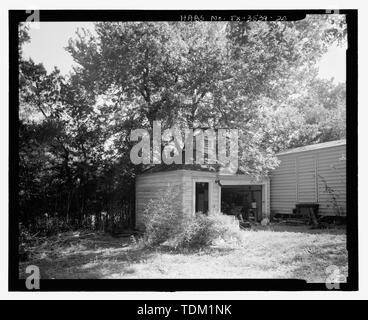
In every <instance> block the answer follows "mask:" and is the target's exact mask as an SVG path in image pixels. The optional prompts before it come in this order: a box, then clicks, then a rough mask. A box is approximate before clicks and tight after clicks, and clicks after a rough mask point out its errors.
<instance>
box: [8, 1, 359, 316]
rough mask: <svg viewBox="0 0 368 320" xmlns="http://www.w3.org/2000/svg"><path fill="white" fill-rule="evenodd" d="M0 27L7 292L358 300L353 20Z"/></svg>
mask: <svg viewBox="0 0 368 320" xmlns="http://www.w3.org/2000/svg"><path fill="white" fill-rule="evenodd" d="M8 13H9V50H10V56H9V59H10V61H9V79H10V82H9V86H10V88H9V90H10V91H9V106H10V107H9V290H11V291H14V290H15V291H32V292H36V291H42V290H52V291H55V290H56V291H57V290H61V291H63V290H68V291H73V290H87V291H89V290H93V291H99V290H102V291H104V290H109V289H111V288H113V290H118V291H126V290H128V291H134V290H138V291H140V290H144V291H147V290H149V291H181V290H184V291H188V290H190V291H198V290H199V291H202V290H207V291H211V290H215V291H216V290H229V291H231V290H237V291H243V290H245V291H247V290H297V291H299V290H320V291H337V290H342V291H355V290H357V289H358V265H357V263H358V242H357V241H358V229H357V221H358V204H357V201H358V200H357V112H358V107H357V60H356V59H357V35H356V32H357V10H353V9H346V10H345V9H344V10H343V9H339V8H336V9H325V8H320V9H318V10H317V9H311V10H232V9H230V8H229V10H157V11H155V10H151V11H150V10H68V11H66V10H42V9H41V10H37V9H32V10H27V8H25V10H20V9H17V10H9V12H8ZM106 280H109V281H106ZM110 280H112V281H110ZM220 283H221V286H223V289H221V288H220ZM147 310H148V309H142V310H141V311H142V312H146V314H147V312H148V314H149V310H148V311H147ZM188 310H189V309H188ZM211 310H212V309H211ZM216 310H217V309H216ZM219 310H220V309H218V310H217V311H219ZM221 310H222V309H221ZM221 310H220V311H221ZM175 311H176V310H175ZM220 311H219V312H220ZM222 311H224V310H222ZM225 311H226V310H225Z"/></svg>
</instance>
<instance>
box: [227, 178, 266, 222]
mask: <svg viewBox="0 0 368 320" xmlns="http://www.w3.org/2000/svg"><path fill="white" fill-rule="evenodd" d="M221 212H223V213H225V214H229V215H241V216H242V217H243V219H244V220H255V221H261V220H262V186H261V185H252V186H222V187H221Z"/></svg>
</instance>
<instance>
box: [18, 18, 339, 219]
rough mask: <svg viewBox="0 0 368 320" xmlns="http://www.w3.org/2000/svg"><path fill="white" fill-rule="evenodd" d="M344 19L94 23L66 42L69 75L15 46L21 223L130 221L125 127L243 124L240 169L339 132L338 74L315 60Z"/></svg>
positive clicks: (130, 170) (254, 169)
mask: <svg viewBox="0 0 368 320" xmlns="http://www.w3.org/2000/svg"><path fill="white" fill-rule="evenodd" d="M345 37H346V26H345V23H344V20H343V18H336V17H335V18H334V19H333V20H332V19H331V18H330V17H329V16H323V15H319V16H317V15H315V16H311V17H307V19H304V20H302V21H296V22H267V23H266V22H246V23H235V22H234V23H225V22H218V23H217V22H216V23H214V22H211V23H209V22H195V23H194V22H193V23H189V22H186V23H180V22H124V23H119V22H99V23H95V32H90V31H87V30H81V31H79V32H78V33H77V35H76V37H74V38H72V39H71V40H70V42H69V45H68V47H67V50H68V51H69V53H70V54H71V55H72V57H73V59H74V61H75V62H76V66H75V68H74V70H73V72H71V73H70V74H69V75H62V74H61V73H60V71H59V70H58V69H57V68H55V70H54V71H52V72H50V73H48V72H47V71H46V70H45V68H44V67H43V65H42V64H36V63H34V62H33V61H32V60H30V59H24V58H23V56H22V45H23V43H24V42H27V41H31V40H32V39H30V37H29V33H28V31H27V26H26V25H23V26H21V27H20V29H19V40H20V47H19V53H20V60H19V62H20V77H19V85H20V87H19V98H20V109H19V118H20V127H19V136H20V146H19V147H20V148H19V152H20V163H19V166H20V170H19V174H20V185H19V197H20V208H21V219H22V221H23V222H24V223H28V222H30V221H33V220H34V218H35V217H37V216H43V215H44V214H45V213H48V215H49V216H55V215H59V216H61V217H64V218H66V219H67V220H69V221H76V222H77V223H82V221H84V220H85V219H86V217H88V216H90V215H92V214H96V215H98V214H100V213H101V212H108V214H110V213H114V214H115V215H116V214H117V215H121V216H123V220H124V223H125V224H126V225H129V224H130V223H131V222H132V221H131V218H130V213H131V212H132V209H133V203H134V178H135V175H136V174H137V173H139V172H140V170H141V169H142V168H141V167H139V166H134V165H132V163H131V162H130V160H129V151H130V148H131V146H132V144H131V142H130V141H129V134H130V132H131V130H132V129H136V128H151V125H152V122H153V121H154V120H161V121H162V123H163V128H167V127H170V126H172V125H178V126H181V127H184V126H185V127H214V128H218V127H222V128H223V127H227V128H236V129H239V130H240V165H241V167H242V169H243V171H244V172H248V173H251V174H255V175H261V174H267V172H269V170H271V169H272V168H274V167H275V166H276V165H277V160H276V158H275V152H277V151H279V150H283V149H286V148H289V147H296V146H300V145H305V144H310V143H317V142H323V141H329V140H334V139H339V138H343V137H344V136H345V84H338V85H336V84H335V82H333V80H332V79H331V80H321V79H319V78H318V76H317V70H316V67H315V63H316V61H317V60H318V59H319V58H320V57H321V56H322V55H323V54H324V53H325V52H326V51H327V48H328V46H329V45H330V44H331V43H333V42H339V43H342V44H344V41H345Z"/></svg>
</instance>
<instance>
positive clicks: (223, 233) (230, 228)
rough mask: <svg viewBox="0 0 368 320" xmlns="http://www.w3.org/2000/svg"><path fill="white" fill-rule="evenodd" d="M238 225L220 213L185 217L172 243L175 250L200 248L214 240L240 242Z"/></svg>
mask: <svg viewBox="0 0 368 320" xmlns="http://www.w3.org/2000/svg"><path fill="white" fill-rule="evenodd" d="M240 237H241V233H240V229H239V223H238V222H237V221H235V220H234V219H233V217H231V216H227V215H224V214H221V213H212V214H210V215H204V214H202V213H197V214H196V215H195V216H192V217H186V218H185V219H184V221H183V223H182V226H181V229H180V232H178V233H177V234H176V235H175V237H174V239H173V243H174V246H175V247H176V248H192V249H197V248H202V247H206V246H209V245H211V244H213V243H214V242H215V241H216V240H219V239H222V240H224V241H227V242H228V241H233V240H240Z"/></svg>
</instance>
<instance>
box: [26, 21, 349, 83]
mask: <svg viewBox="0 0 368 320" xmlns="http://www.w3.org/2000/svg"><path fill="white" fill-rule="evenodd" d="M32 24H33V23H32ZM37 25H38V28H37ZM78 28H86V29H89V30H91V31H93V30H94V29H93V23H92V22H40V23H38V24H35V27H34V28H31V30H30V36H31V42H30V43H27V44H25V45H24V49H23V52H24V55H25V57H30V58H32V59H33V60H34V61H35V62H36V63H41V62H42V63H43V65H44V66H45V68H46V70H47V71H48V72H50V71H52V70H53V69H54V66H57V67H58V68H59V69H60V71H61V72H62V73H63V74H67V73H69V71H71V70H72V65H73V59H72V57H71V56H70V54H69V53H68V52H67V51H66V50H65V49H64V48H65V47H66V46H67V44H68V39H69V38H71V37H74V35H75V32H76V31H77V29H78ZM345 54H346V48H341V47H338V46H332V47H331V48H330V49H329V51H328V52H327V54H325V55H324V56H323V57H322V59H321V61H320V62H319V64H318V66H319V75H320V77H321V78H332V77H333V78H334V79H335V81H336V82H344V81H345V70H346V68H345V64H346V62H345Z"/></svg>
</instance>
